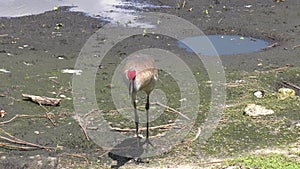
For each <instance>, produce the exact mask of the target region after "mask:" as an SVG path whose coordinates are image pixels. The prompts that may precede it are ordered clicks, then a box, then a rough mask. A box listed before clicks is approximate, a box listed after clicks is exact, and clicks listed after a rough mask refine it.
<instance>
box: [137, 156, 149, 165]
mask: <svg viewBox="0 0 300 169" xmlns="http://www.w3.org/2000/svg"><path fill="white" fill-rule="evenodd" d="M142 163H149V161H144V160H142V158H140V157H139V158H137V159H136V160H135V164H137V165H139V164H142Z"/></svg>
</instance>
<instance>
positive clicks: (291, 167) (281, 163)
mask: <svg viewBox="0 0 300 169" xmlns="http://www.w3.org/2000/svg"><path fill="white" fill-rule="evenodd" d="M226 166H227V167H228V166H240V167H242V168H259V169H270V168H276V169H297V168H300V163H298V162H296V161H294V160H291V159H289V158H287V157H285V156H283V155H278V154H270V155H266V156H257V155H255V156H245V157H239V158H236V159H233V160H228V161H227V162H226Z"/></svg>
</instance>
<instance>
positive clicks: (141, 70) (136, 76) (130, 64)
mask: <svg viewBox="0 0 300 169" xmlns="http://www.w3.org/2000/svg"><path fill="white" fill-rule="evenodd" d="M124 74H125V77H126V79H127V80H128V81H129V95H130V98H131V102H132V104H133V107H134V116H135V126H136V135H137V137H138V130H139V115H138V113H137V110H136V94H137V92H138V91H144V92H145V93H146V94H147V102H146V106H145V109H146V113H147V114H146V116H147V121H146V127H147V132H146V141H147V142H149V108H150V104H149V95H150V93H151V91H152V90H153V89H154V86H155V82H156V81H157V79H158V73H157V69H156V67H155V62H154V59H153V58H152V57H151V56H149V55H146V54H132V55H130V56H129V57H128V58H127V61H126V64H125V66H124Z"/></svg>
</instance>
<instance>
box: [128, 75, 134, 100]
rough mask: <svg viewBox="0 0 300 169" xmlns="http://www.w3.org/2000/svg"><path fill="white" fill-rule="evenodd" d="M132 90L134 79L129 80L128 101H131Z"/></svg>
mask: <svg viewBox="0 0 300 169" xmlns="http://www.w3.org/2000/svg"><path fill="white" fill-rule="evenodd" d="M133 88H134V79H132V80H129V96H130V100H132V93H133Z"/></svg>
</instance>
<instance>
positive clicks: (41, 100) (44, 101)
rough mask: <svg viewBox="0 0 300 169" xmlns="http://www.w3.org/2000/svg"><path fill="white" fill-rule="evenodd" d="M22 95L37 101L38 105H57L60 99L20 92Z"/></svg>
mask: <svg viewBox="0 0 300 169" xmlns="http://www.w3.org/2000/svg"><path fill="white" fill-rule="evenodd" d="M22 96H23V97H25V98H27V99H30V100H31V101H33V102H35V103H38V104H39V105H48V106H58V105H59V104H60V102H61V99H57V98H50V97H46V96H35V95H30V94H22Z"/></svg>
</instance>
